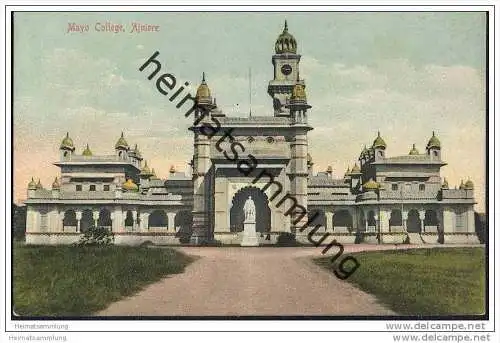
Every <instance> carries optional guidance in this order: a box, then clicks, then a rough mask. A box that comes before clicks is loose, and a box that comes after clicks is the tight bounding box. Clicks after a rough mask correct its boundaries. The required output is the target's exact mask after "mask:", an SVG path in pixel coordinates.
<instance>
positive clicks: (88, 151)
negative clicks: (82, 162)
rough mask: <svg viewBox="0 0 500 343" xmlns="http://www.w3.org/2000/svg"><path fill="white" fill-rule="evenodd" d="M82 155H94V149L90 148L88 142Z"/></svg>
mask: <svg viewBox="0 0 500 343" xmlns="http://www.w3.org/2000/svg"><path fill="white" fill-rule="evenodd" d="M82 156H87V157H89V156H92V151H91V150H90V148H89V145H88V144H87V146H86V147H85V149H84V150H83V152H82Z"/></svg>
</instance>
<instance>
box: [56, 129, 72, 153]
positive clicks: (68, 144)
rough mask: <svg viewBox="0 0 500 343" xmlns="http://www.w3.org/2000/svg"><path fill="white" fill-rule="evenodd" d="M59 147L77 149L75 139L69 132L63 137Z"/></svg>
mask: <svg viewBox="0 0 500 343" xmlns="http://www.w3.org/2000/svg"><path fill="white" fill-rule="evenodd" d="M59 149H69V150H75V146H74V145H73V140H72V139H71V138H70V137H69V132H66V137H64V138H63V140H62V142H61V146H60V147H59Z"/></svg>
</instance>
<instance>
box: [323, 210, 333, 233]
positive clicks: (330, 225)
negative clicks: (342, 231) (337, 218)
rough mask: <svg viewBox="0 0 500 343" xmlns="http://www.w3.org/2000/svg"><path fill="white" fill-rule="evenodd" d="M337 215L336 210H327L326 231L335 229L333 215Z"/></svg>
mask: <svg viewBox="0 0 500 343" xmlns="http://www.w3.org/2000/svg"><path fill="white" fill-rule="evenodd" d="M334 215H335V212H325V218H326V231H327V232H328V231H333V230H334V228H333V216H334Z"/></svg>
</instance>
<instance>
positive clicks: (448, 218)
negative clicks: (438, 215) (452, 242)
mask: <svg viewBox="0 0 500 343" xmlns="http://www.w3.org/2000/svg"><path fill="white" fill-rule="evenodd" d="M454 215H455V214H454V213H453V211H451V209H450V208H448V207H444V208H443V232H444V233H447V232H453V218H454Z"/></svg>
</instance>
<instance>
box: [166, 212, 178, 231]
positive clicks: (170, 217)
mask: <svg viewBox="0 0 500 343" xmlns="http://www.w3.org/2000/svg"><path fill="white" fill-rule="evenodd" d="M175 215H176V213H174V212H168V213H167V217H168V231H169V232H175V231H176V229H175Z"/></svg>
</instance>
